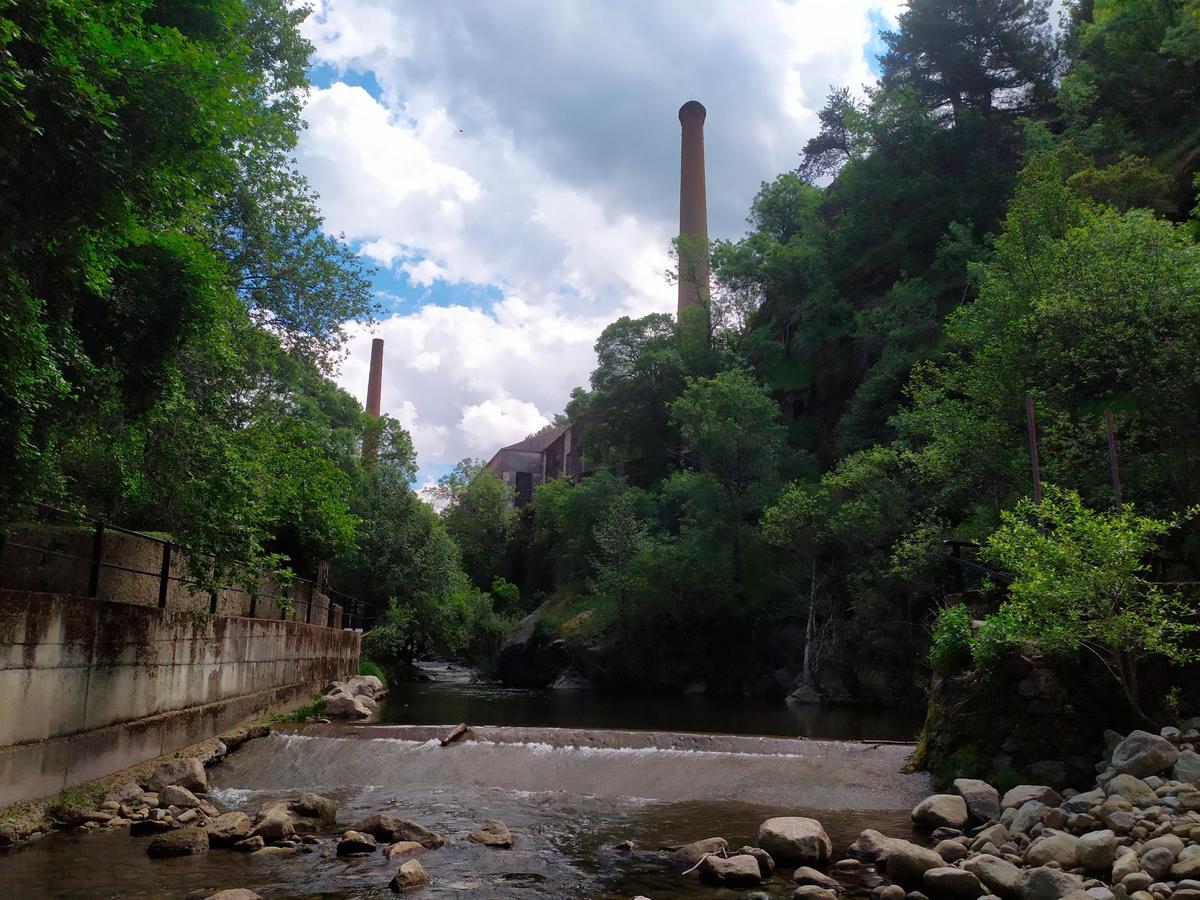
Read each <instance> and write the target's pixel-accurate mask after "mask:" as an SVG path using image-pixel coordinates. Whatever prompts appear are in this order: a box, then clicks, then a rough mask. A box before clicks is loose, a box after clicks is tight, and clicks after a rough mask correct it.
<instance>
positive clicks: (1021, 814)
mask: <svg viewBox="0 0 1200 900" xmlns="http://www.w3.org/2000/svg"><path fill="white" fill-rule="evenodd" d="M1048 812H1050V807H1048V806H1047V805H1046V804H1045V803H1043V802H1042V801H1041V800H1027V801H1025V802H1024V803H1023V804H1021V808H1020V809H1018V810H1017V814H1016V815H1015V816H1013V820H1012V824H1010V825H1009V826H1008V830H1009V831H1014V832H1021V833H1023V834H1027V833H1028V832H1029V831H1030V830H1031V829H1032V828H1033V826H1034V825H1037V824H1038V823H1039V822H1041V821H1042V816H1044V815H1046V813H1048Z"/></svg>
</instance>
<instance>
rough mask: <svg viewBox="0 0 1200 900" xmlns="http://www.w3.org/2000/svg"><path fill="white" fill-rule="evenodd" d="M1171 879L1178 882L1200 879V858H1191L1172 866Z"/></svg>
mask: <svg viewBox="0 0 1200 900" xmlns="http://www.w3.org/2000/svg"><path fill="white" fill-rule="evenodd" d="M1171 877H1172V878H1174V879H1176V880H1178V881H1186V880H1188V879H1193V878H1200V856H1189V857H1187V858H1186V859H1181V860H1179V862H1177V863H1175V865H1173V866H1171Z"/></svg>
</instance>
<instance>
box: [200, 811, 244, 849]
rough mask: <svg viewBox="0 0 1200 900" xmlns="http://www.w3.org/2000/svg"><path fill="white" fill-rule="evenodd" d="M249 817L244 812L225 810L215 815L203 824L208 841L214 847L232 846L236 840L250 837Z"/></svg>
mask: <svg viewBox="0 0 1200 900" xmlns="http://www.w3.org/2000/svg"><path fill="white" fill-rule="evenodd" d="M252 827H253V826H252V825H251V823H250V817H249V816H248V815H246V814H245V813H244V812H238V811H236V810H235V811H233V812H227V813H224V814H222V815H220V816H217V817H216V818H215V819H213V820H212V821H211V822H209V823H208V824H207V825H205V826H204V830H205V831H207V832H208V842H209V844H211V845H212V846H214V847H232V846H233V845H234V844H236V843H237V842H238V841H244V840H245V839H246V838H248V837H250V829H251V828H252Z"/></svg>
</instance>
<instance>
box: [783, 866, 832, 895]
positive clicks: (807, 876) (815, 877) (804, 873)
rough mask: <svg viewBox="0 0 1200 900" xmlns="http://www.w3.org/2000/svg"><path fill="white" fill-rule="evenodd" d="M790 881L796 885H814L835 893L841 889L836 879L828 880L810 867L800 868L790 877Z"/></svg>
mask: <svg viewBox="0 0 1200 900" xmlns="http://www.w3.org/2000/svg"><path fill="white" fill-rule="evenodd" d="M792 881H794V882H796V884H815V885H816V886H817V887H823V888H827V889H828V890H831V891H836V890H839V889H840V888H841V885H839V884H838V882H837V879H836V878H830V877H829V876H828V875H826V874H825V873H824V872H821V871H820V870H818V869H814V868H813V867H812V866H801V867H800V868H798V869H797V870H796V871H795V874H793V875H792Z"/></svg>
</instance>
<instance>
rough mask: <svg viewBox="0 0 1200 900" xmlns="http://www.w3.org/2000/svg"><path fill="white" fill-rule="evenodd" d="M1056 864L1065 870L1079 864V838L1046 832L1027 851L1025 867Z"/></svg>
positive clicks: (1061, 833) (1062, 833)
mask: <svg viewBox="0 0 1200 900" xmlns="http://www.w3.org/2000/svg"><path fill="white" fill-rule="evenodd" d="M1050 862H1056V863H1058V864H1059V866H1061V867H1062V868H1064V869H1072V868H1074V867H1075V866H1076V865H1078V863H1079V838H1077V837H1075V835H1073V834H1067V833H1065V832H1062V831H1047V832H1044V833H1043V834H1042V835H1041V836H1040V837H1039V838H1038V839H1037V840H1035V841H1034V842H1033V843H1032V844H1030V845H1029V849H1028V850H1026V851H1025V865H1027V866H1044V865H1046V864H1047V863H1050Z"/></svg>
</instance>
